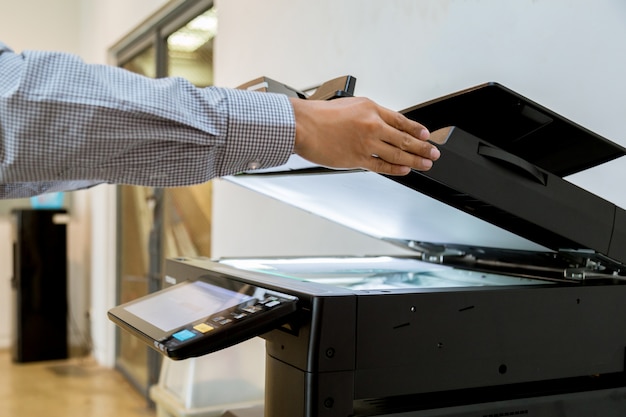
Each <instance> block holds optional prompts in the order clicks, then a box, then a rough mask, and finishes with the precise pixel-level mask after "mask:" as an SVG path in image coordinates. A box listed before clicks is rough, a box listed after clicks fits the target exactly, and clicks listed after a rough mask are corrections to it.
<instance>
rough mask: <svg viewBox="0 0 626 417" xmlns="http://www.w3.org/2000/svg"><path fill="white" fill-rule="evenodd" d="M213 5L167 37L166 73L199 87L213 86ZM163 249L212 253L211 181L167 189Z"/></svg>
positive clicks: (169, 253) (183, 253) (170, 252)
mask: <svg viewBox="0 0 626 417" xmlns="http://www.w3.org/2000/svg"><path fill="white" fill-rule="evenodd" d="M216 33H217V14H216V10H215V8H211V9H209V10H207V11H205V12H204V13H202V14H200V15H198V16H196V17H194V18H193V19H191V20H189V21H188V22H185V23H184V25H182V26H181V27H179V28H177V29H176V30H175V31H174V32H173V33H171V34H170V35H169V36H168V37H167V75H168V76H176V77H183V78H185V79H187V80H189V81H191V82H192V83H193V84H195V85H196V86H198V87H207V86H210V85H213V39H214V38H215V35H216ZM164 204H165V208H164V214H165V219H164V223H163V225H164V233H165V235H164V242H165V243H164V250H165V253H166V257H168V256H197V255H202V256H210V255H211V182H210V181H209V182H207V183H204V184H200V185H195V186H192V187H182V188H170V189H166V190H165V197H164Z"/></svg>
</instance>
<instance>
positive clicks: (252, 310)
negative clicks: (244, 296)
mask: <svg viewBox="0 0 626 417" xmlns="http://www.w3.org/2000/svg"><path fill="white" fill-rule="evenodd" d="M242 310H243V311H245V312H246V313H250V314H254V313H257V312H259V311H261V310H263V308H262V307H259V306H248V307H244V308H242Z"/></svg>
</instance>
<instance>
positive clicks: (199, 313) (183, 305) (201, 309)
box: [125, 281, 253, 332]
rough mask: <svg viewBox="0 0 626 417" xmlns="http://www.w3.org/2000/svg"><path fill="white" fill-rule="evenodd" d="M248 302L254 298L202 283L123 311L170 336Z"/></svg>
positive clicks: (149, 298)
mask: <svg viewBox="0 0 626 417" xmlns="http://www.w3.org/2000/svg"><path fill="white" fill-rule="evenodd" d="M251 299H253V297H252V296H250V295H248V294H241V293H238V292H235V291H231V290H229V289H227V288H222V287H218V286H215V285H211V284H209V283H207V282H203V281H193V282H187V283H185V285H179V286H176V287H173V288H172V289H171V290H166V291H162V292H161V293H159V294H157V295H156V296H153V297H148V298H146V299H144V300H141V301H138V302H136V303H132V304H130V305H128V306H126V307H125V309H126V310H127V311H128V312H130V313H132V314H134V315H135V316H137V317H139V318H140V319H142V320H144V321H146V322H148V323H150V324H152V325H153V326H155V327H157V328H159V329H160V330H162V331H164V332H169V331H171V330H174V329H176V328H179V327H181V326H184V325H186V324H188V323H192V322H194V321H197V320H200V319H203V318H205V317H208V316H210V315H212V314H215V313H217V312H220V311H223V310H226V309H228V308H230V307H234V306H236V305H238V304H241V303H243V302H246V301H248V300H251Z"/></svg>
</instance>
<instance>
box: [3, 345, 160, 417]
mask: <svg viewBox="0 0 626 417" xmlns="http://www.w3.org/2000/svg"><path fill="white" fill-rule="evenodd" d="M155 415H156V412H155V411H154V410H152V409H150V408H149V407H148V406H147V404H146V401H145V399H144V398H143V397H142V396H141V395H140V394H139V393H138V392H137V391H136V390H135V389H134V388H133V387H132V386H131V385H130V384H129V383H128V382H127V381H126V380H125V379H124V377H122V376H121V375H120V374H119V373H118V372H116V371H114V370H111V369H106V368H102V367H100V366H98V365H97V364H96V363H95V362H94V361H92V360H90V359H85V358H82V359H71V360H67V361H51V362H33V363H26V364H15V363H13V362H12V361H11V355H10V352H9V351H5V350H0V416H7V417H8V416H10V417H33V416H39V417H79V416H80V417H154V416H155Z"/></svg>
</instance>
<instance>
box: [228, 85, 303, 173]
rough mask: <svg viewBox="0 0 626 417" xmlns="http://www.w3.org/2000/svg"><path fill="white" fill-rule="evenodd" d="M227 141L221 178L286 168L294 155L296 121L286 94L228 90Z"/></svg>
mask: <svg viewBox="0 0 626 417" xmlns="http://www.w3.org/2000/svg"><path fill="white" fill-rule="evenodd" d="M225 95H226V98H227V103H228V123H227V128H228V131H227V135H226V137H227V141H226V143H225V149H224V152H223V154H222V159H221V161H220V164H219V165H220V166H219V167H218V175H220V176H223V175H229V174H235V173H239V172H244V171H250V170H255V169H261V168H270V167H275V166H279V165H283V164H285V163H286V162H287V160H288V159H289V157H290V156H291V154H292V153H293V147H294V142H295V136H296V122H295V116H294V112H293V107H292V106H291V103H290V101H289V98H288V97H287V96H285V95H283V94H273V93H261V92H253V91H243V90H225Z"/></svg>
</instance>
